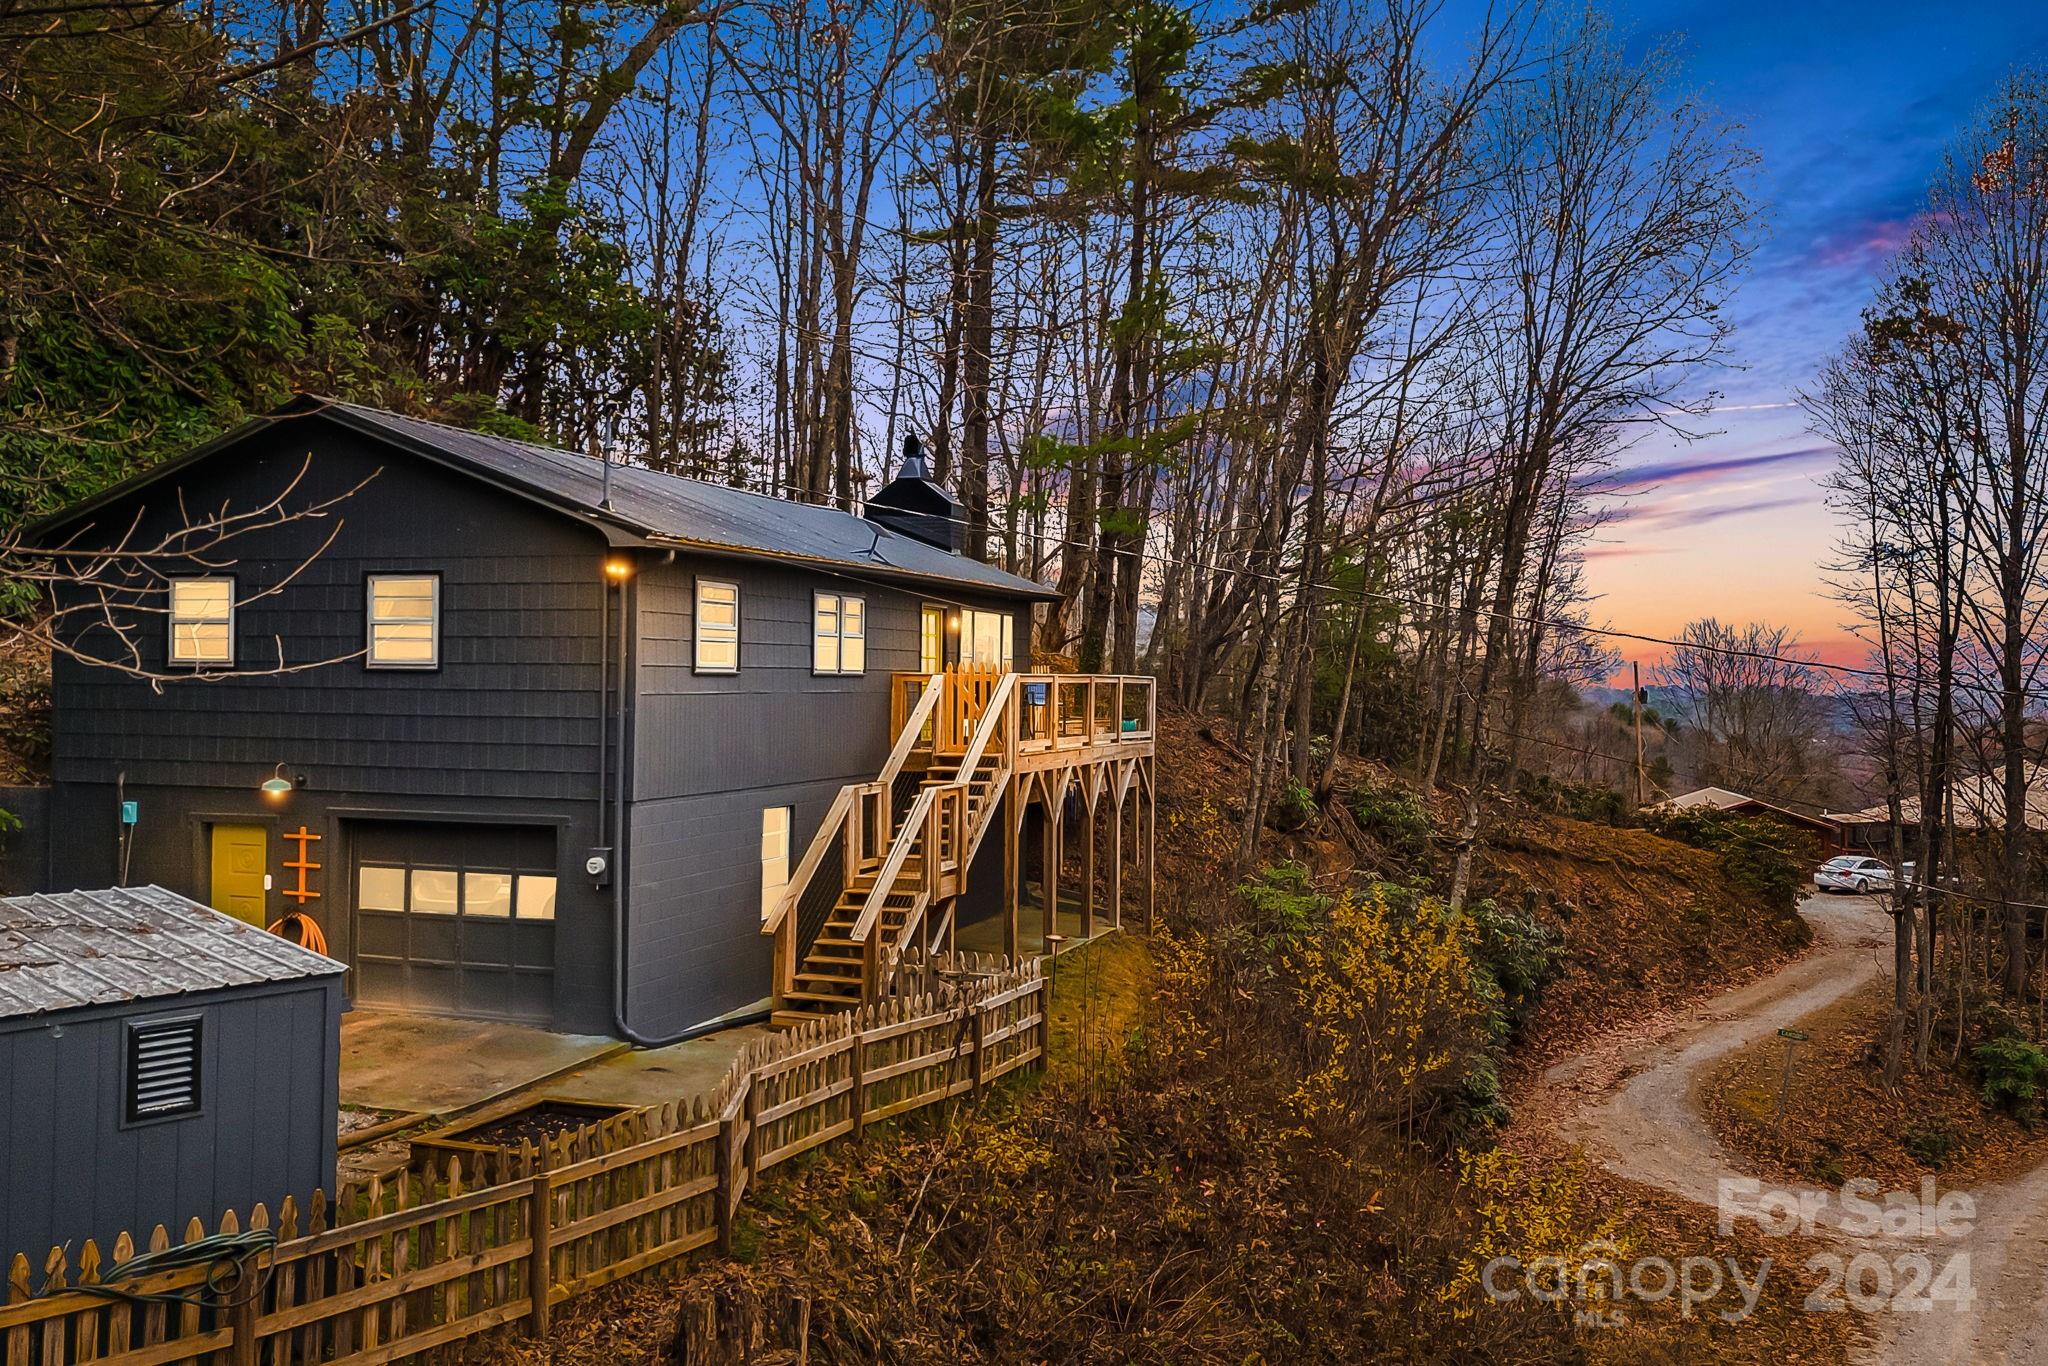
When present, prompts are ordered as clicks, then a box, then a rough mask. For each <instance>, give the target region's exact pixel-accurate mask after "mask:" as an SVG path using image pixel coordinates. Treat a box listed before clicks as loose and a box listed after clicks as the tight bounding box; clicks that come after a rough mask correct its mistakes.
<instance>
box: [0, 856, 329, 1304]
mask: <svg viewBox="0 0 2048 1366" xmlns="http://www.w3.org/2000/svg"><path fill="white" fill-rule="evenodd" d="M343 971H344V969H343V965H342V964H340V963H337V962H335V961H334V960H333V959H330V958H327V957H324V956H322V955H320V954H317V953H314V952H312V951H310V950H308V949H303V948H300V947H299V946H298V945H296V944H293V943H290V942H288V941H286V940H284V939H281V938H279V937H278V936H276V935H273V934H268V933H266V932H265V931H263V930H260V929H258V928H256V927H255V926H253V925H250V924H247V923H245V922H243V921H240V920H237V919H235V918H234V917H233V916H229V915H224V914H222V913H221V912H219V911H216V910H212V909H211V908H209V907H206V906H202V905H200V904H198V903H197V902H194V901H189V900H187V899H186V898H184V897H182V896H179V895H177V894H176V893H173V892H168V891H165V890H164V889H163V888H161V887H137V888H122V889H118V890H111V891H97V892H82V891H75V892H64V893H59V894H54V895H46V896H21V897H8V898H4V899H0V1263H4V1262H5V1261H6V1260H7V1259H8V1258H9V1257H11V1255H12V1254H13V1253H14V1252H16V1251H20V1252H25V1253H27V1254H28V1258H29V1261H30V1263H31V1264H32V1265H35V1266H41V1265H42V1262H43V1258H44V1257H45V1256H46V1255H47V1254H48V1252H49V1249H50V1248H51V1246H52V1245H54V1244H57V1243H70V1244H71V1245H72V1248H73V1252H74V1254H75V1252H76V1249H77V1247H78V1245H79V1244H81V1243H82V1242H83V1241H84V1240H85V1239H87V1238H93V1239H97V1240H98V1241H99V1244H100V1246H101V1247H102V1248H103V1249H104V1248H106V1247H108V1246H110V1244H111V1242H112V1240H113V1239H114V1238H115V1237H116V1236H117V1235H118V1234H119V1233H121V1232H122V1231H123V1230H126V1231H128V1232H130V1233H132V1234H133V1235H134V1236H135V1240H136V1242H137V1243H138V1244H141V1243H143V1242H144V1241H145V1240H146V1239H147V1238H148V1236H149V1231H150V1229H152V1228H153V1227H155V1226H156V1225H157V1224H162V1225H164V1226H165V1227H166V1228H168V1229H171V1230H172V1231H173V1236H174V1237H179V1236H182V1233H183V1229H184V1226H185V1224H186V1222H187V1221H188V1220H190V1219H193V1218H195V1217H196V1218H198V1219H200V1220H201V1221H202V1222H204V1223H205V1224H206V1226H207V1228H208V1229H209V1230H211V1229H213V1228H214V1227H216V1226H217V1224H218V1221H219V1219H220V1216H221V1214H222V1212H223V1211H225V1210H228V1209H233V1210H235V1211H237V1212H238V1213H239V1214H241V1215H244V1216H246V1214H247V1212H248V1210H249V1209H250V1208H251V1207H252V1206H254V1205H255V1204H257V1203H258V1202H262V1203H263V1204H265V1205H267V1206H268V1207H269V1208H270V1209H272V1210H273V1211H274V1210H275V1209H276V1208H277V1206H278V1203H279V1202H280V1201H282V1200H283V1198H284V1197H285V1196H287V1195H293V1196H296V1197H298V1199H299V1201H300V1203H301V1204H303V1203H304V1202H305V1201H306V1200H308V1199H309V1198H310V1197H311V1195H312V1193H313V1191H314V1190H316V1189H331V1188H332V1186H333V1182H334V1140H335V1116H336V1110H337V1108H338V1106H339V1102H340V1096H339V1085H340V1077H339V1069H340V1062H341V1010H342V982H341V974H342V972H343Z"/></svg>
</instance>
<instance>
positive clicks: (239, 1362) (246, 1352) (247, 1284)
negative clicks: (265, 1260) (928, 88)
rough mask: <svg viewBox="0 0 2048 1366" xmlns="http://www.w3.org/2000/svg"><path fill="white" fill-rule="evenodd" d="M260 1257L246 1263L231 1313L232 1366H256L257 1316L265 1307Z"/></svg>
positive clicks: (244, 1263)
mask: <svg viewBox="0 0 2048 1366" xmlns="http://www.w3.org/2000/svg"><path fill="white" fill-rule="evenodd" d="M259 1260H261V1258H260V1256H258V1257H250V1258H247V1259H245V1260H244V1261H243V1262H242V1275H241V1277H240V1279H238V1280H237V1281H236V1282H235V1288H236V1299H235V1301H234V1303H233V1306H232V1307H231V1308H230V1309H229V1310H228V1327H229V1329H230V1330H231V1333H232V1336H231V1337H230V1338H229V1339H228V1341H229V1344H230V1350H229V1352H228V1363H229V1366H256V1359H257V1358H256V1348H257V1342H256V1312H257V1310H258V1309H260V1308H261V1307H262V1306H261V1305H260V1304H259V1303H258V1301H260V1300H261V1299H262V1297H263V1286H264V1277H263V1275H262V1273H261V1272H260V1271H259V1270H258V1269H257V1266H256V1263H257V1262H258V1261H259Z"/></svg>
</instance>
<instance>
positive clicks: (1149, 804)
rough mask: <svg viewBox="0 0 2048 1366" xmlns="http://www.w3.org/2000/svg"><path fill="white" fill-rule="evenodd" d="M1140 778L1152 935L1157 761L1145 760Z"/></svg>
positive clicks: (1147, 918) (1156, 861) (1148, 923)
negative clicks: (1142, 788)
mask: <svg viewBox="0 0 2048 1366" xmlns="http://www.w3.org/2000/svg"><path fill="white" fill-rule="evenodd" d="M1138 776H1139V778H1140V780H1141V781H1142V782H1143V784H1144V791H1143V793H1142V795H1141V797H1140V804H1139V809H1140V811H1141V812H1142V813H1143V815H1144V818H1145V933H1147V934H1150V933H1152V911H1153V893H1154V891H1155V889H1156V882H1157V878H1156V874H1157V873H1158V864H1159V784H1158V778H1159V770H1158V768H1157V766H1156V761H1155V760H1153V759H1149V758H1148V759H1146V760H1144V761H1143V767H1142V768H1140V769H1139V770H1138Z"/></svg>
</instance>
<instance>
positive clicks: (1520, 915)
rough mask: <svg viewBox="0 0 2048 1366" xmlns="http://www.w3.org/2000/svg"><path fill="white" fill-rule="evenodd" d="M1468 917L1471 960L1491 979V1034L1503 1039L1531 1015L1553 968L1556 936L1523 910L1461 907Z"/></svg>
mask: <svg viewBox="0 0 2048 1366" xmlns="http://www.w3.org/2000/svg"><path fill="white" fill-rule="evenodd" d="M1466 910H1467V913H1468V914H1469V915H1470V916H1471V917H1472V927H1473V939H1472V956H1473V959H1474V961H1475V962H1476V964H1477V966H1478V967H1479V969H1480V970H1481V971H1482V972H1484V973H1486V974H1487V976H1488V977H1489V978H1490V979H1491V981H1492V987H1493V994H1494V996H1495V998H1496V1000H1497V1002H1498V1005H1497V1008H1496V1010H1495V1012H1494V1015H1495V1019H1494V1035H1495V1037H1496V1038H1498V1039H1506V1038H1508V1037H1509V1036H1510V1035H1512V1034H1513V1033H1514V1032H1515V1031H1516V1030H1517V1029H1519V1028H1521V1027H1522V1025H1523V1024H1525V1023H1527V1021H1528V1019H1529V1017H1530V1016H1531V1015H1533V1014H1535V1012H1536V1004H1537V1001H1538V999H1539V998H1540V997H1541V996H1542V994H1543V986H1544V984H1545V983H1546V982H1548V981H1549V980H1550V977H1551V974H1552V973H1553V972H1554V971H1555V970H1556V967H1557V950H1558V945H1559V942H1560V939H1561V936H1560V935H1559V934H1558V932H1557V931H1556V930H1554V929H1552V928H1551V927H1550V926H1548V925H1545V924H1544V923H1543V922H1542V921H1540V920H1538V919H1537V918H1536V917H1535V915H1534V914H1532V913H1530V912H1526V911H1512V910H1507V909H1505V908H1503V907H1501V906H1499V905H1497V904H1496V903H1495V902H1493V901H1490V900H1488V901H1478V902H1474V903H1473V904H1472V905H1470V906H1468V907H1467V908H1466Z"/></svg>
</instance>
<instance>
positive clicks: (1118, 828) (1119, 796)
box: [1109, 774, 1130, 929]
mask: <svg viewBox="0 0 2048 1366" xmlns="http://www.w3.org/2000/svg"><path fill="white" fill-rule="evenodd" d="M1111 794H1112V795H1111V801H1110V815H1109V923H1110V924H1112V925H1114V926H1115V927H1116V928H1118V929H1122V928H1123V927H1124V800H1125V798H1127V797H1128V796H1129V795H1130V794H1129V793H1128V792H1127V791H1126V790H1125V789H1124V785H1123V778H1122V775H1121V774H1119V775H1118V776H1117V778H1116V780H1115V781H1114V782H1113V784H1112V786H1111Z"/></svg>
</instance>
